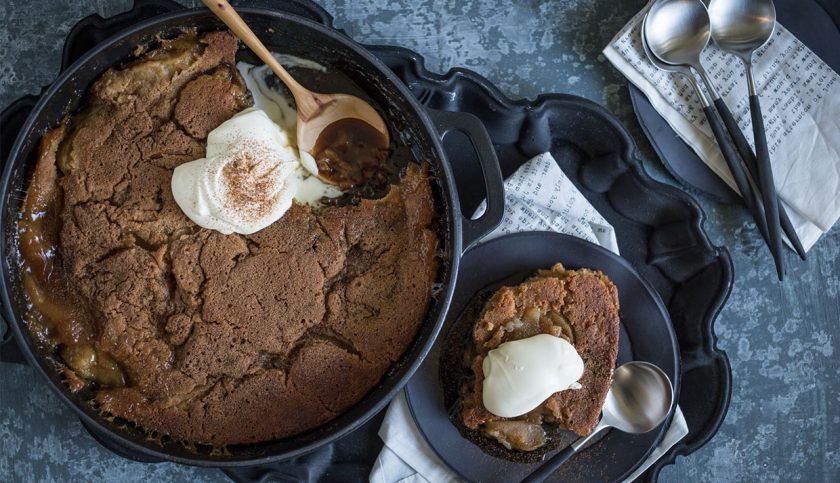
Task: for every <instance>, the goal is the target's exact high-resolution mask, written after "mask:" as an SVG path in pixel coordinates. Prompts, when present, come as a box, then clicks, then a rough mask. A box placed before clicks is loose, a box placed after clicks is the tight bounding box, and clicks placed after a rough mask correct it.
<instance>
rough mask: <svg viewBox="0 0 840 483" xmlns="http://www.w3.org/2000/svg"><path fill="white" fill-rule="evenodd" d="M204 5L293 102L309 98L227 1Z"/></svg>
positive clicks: (217, 0) (210, 0) (307, 93)
mask: <svg viewBox="0 0 840 483" xmlns="http://www.w3.org/2000/svg"><path fill="white" fill-rule="evenodd" d="M202 2H204V5H207V8H209V9H210V10H211V11H212V12H213V13H214V14H216V16H217V17H219V19H220V20H221V21H222V22H224V23H225V25H227V26H228V28H230V30H231V31H233V33H234V34H235V35H236V36H237V37H239V39H240V40H242V41H243V42H245V45H247V46H248V48H250V49H251V50H252V51H253V52H254V53H255V54H257V57H259V58H260V59H261V60H262V61H263V62H265V64H266V65H267V66H268V67H269V68H270V69H271V70H272V71H274V73H275V74H277V77H279V78H280V80H282V81H283V83H285V84H286V87H288V88H289V90H290V91H292V95H293V96H294V97H295V102H297V103H298V104H301V102H299V101H300V100H302V99H303V97H304V96H306V97H310V96H311V93H310V92H309V90H308V89H306V88H305V87H303V86H302V85H300V84H299V83H298V81H296V80H295V78H294V77H292V75H291V74H289V72H288V71H287V70H286V69H284V68H283V66H282V65H280V62H277V59H275V58H274V56H273V55H271V52H270V51H269V50H268V49H267V48H266V46H265V45H264V44H263V43H262V41H260V39H259V38H257V35H256V34H255V33H254V31H253V30H251V28H250V27H248V24H246V23H245V21H244V20H242V17H240V16H239V14H238V13H236V11H235V10H234V9H233V7H232V6H231V5H230V3H228V1H227V0H202Z"/></svg>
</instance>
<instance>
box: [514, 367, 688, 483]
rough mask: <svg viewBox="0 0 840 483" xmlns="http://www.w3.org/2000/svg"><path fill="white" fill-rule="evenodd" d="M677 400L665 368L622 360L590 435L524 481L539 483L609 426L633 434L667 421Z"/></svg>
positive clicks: (651, 428)
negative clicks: (598, 419)
mask: <svg viewBox="0 0 840 483" xmlns="http://www.w3.org/2000/svg"><path fill="white" fill-rule="evenodd" d="M673 403H674V390H673V388H672V387H671V380H670V379H668V376H667V375H666V374H665V373H664V372H662V369H660V368H658V367H656V366H655V365H653V364H651V363H649V362H642V361H632V362H627V363H625V364H622V365H621V366H619V367H618V368H617V369H616V370H615V373H614V374H613V382H612V386H610V390H609V392H608V393H607V399H606V400H605V401H604V408H603V409H602V410H601V420H600V421H599V422H598V425H597V426H595V428H594V429H593V430H592V432H591V433H589V436H585V437H583V438H580V439H579V440H577V441H575V442H574V443H572V444H571V445H569V446H568V447H567V448H566V449H564V450H563V451H561V452H559V453H557V454H556V455H554V456H552V457H551V459H549V460H548V461H546V462H545V463H544V464H543V465H542V466H540V467H539V468H537V470H536V471H534V472H533V473H531V474H530V475H528V476H526V477H525V479H524V480H522V483H536V482H539V481H543V480H544V479H546V478H548V477H549V476H551V474H552V473H554V472H555V471H557V468H560V466H562V465H563V463H565V462H566V461H567V460H568V459H569V458H571V457H572V455H573V454H575V453H577V452H578V451H579V450H580V449H581V448H583V447H584V446H586V443H588V442H589V440H591V439H592V438H593V437H595V435H597V434H598V433H600V432H601V431H603V430H605V429H607V428H615V429H618V430H619V431H624V432H625V433H633V434H641V433H647V432H649V431H653V430H654V429H655V428H656V427H657V426H659V425H660V424H662V421H665V418H666V417H667V416H668V414H669V413H670V412H671V407H672V406H673Z"/></svg>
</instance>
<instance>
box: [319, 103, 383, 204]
mask: <svg viewBox="0 0 840 483" xmlns="http://www.w3.org/2000/svg"><path fill="white" fill-rule="evenodd" d="M388 154H389V150H388V148H387V145H386V143H385V137H384V136H383V135H382V133H381V132H379V131H377V130H376V129H375V128H374V127H373V126H371V125H370V124H368V123H366V122H364V121H362V120H360V119H352V118H346V119H339V120H338V121H336V122H334V123H332V124H330V125H328V126H327V127H326V128H324V130H323V131H322V132H321V135H320V136H318V140H317V141H316V142H315V147H314V148H313V149H312V157H314V158H315V163H316V164H317V165H318V177H319V178H321V179H322V180H323V181H325V182H327V183H330V184H334V185H336V186H338V187H339V188H341V189H344V190H346V189H349V188H352V187H354V186H359V185H362V184H365V183H366V182H368V181H369V180H372V179H375V178H377V177H381V176H383V175H385V162H386V161H387V159H388Z"/></svg>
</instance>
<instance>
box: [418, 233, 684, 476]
mask: <svg viewBox="0 0 840 483" xmlns="http://www.w3.org/2000/svg"><path fill="white" fill-rule="evenodd" d="M557 262H561V263H563V265H564V266H565V267H566V268H568V269H577V268H594V269H597V270H601V271H602V272H604V273H605V274H606V275H607V276H608V277H609V278H610V280H612V281H613V283H615V285H616V287H618V295H619V304H620V307H621V310H620V312H621V333H620V337H619V352H618V361H617V362H618V364H619V365H620V364H623V363H624V362H627V361H631V360H639V361H647V362H650V363H653V364H656V365H657V366H659V367H660V368H661V369H662V370H664V371H665V373H666V374H668V377H670V378H671V382H672V384H673V386H674V388H675V390H676V391H677V393H676V394H678V392H679V386H680V370H679V365H680V352H679V347H678V345H677V338H676V335H675V334H674V329H673V327H672V326H671V320H670V317H669V316H668V311H667V310H666V309H665V305H664V304H663V303H662V301H661V300H660V298H659V295H658V294H657V293H656V292H655V291H654V290H653V288H652V287H651V286H650V285H649V284H648V283H647V282H646V281H645V280H644V279H643V278H641V277H640V276H639V274H638V273H636V271H635V270H634V269H633V267H632V266H631V265H630V264H629V263H628V262H627V261H626V260H624V259H622V258H621V257H619V256H616V255H615V254H613V253H612V252H609V251H607V250H605V249H604V248H601V247H599V246H597V245H593V244H592V243H589V242H587V241H584V240H581V239H579V238H575V237H571V236H568V235H561V234H558V233H549V232H524V233H517V234H513V235H506V236H503V237H500V238H496V239H494V240H491V241H489V242H487V243H484V244H482V245H479V246H478V247H477V248H475V249H473V250H471V251H470V252H469V254H467V255H466V256H465V257H464V258H462V260H461V263H462V264H463V265H462V270H463V276H462V277H461V278H460V279H459V280H458V286H457V288H456V289H455V294H454V296H453V302H452V305H451V306H450V308H449V313H448V315H447V318H446V325H445V326H444V328H443V330H442V331H441V336H440V337H439V338H438V341H437V343H436V344H435V347H434V348H433V349H432V351H431V352H430V353H429V355H428V357H427V358H426V362H424V363H423V366H422V367H421V368H420V370H418V371H417V373H416V374H415V375H414V377H413V378H412V379H411V381H410V382H409V383H408V385H407V386H406V389H405V392H406V397H407V400H408V404H409V408H410V409H411V413H412V415H413V416H414V420H415V422H417V426H418V427H419V428H420V431H421V432H422V433H423V435H424V436H425V437H426V440H427V441H428V442H429V445H430V446H431V447H432V449H433V450H434V451H435V452H436V453H437V455H438V456H439V457H440V458H441V460H442V461H444V462H446V464H448V465H449V466H450V467H451V468H452V469H453V470H455V471H456V472H457V473H458V474H459V475H460V476H461V477H462V478H464V479H467V480H470V481H481V482H495V481H512V480H521V479H522V478H524V477H525V476H526V475H528V474H529V473H531V472H532V471H534V470H536V469H537V468H538V467H539V466H540V464H541V463H534V464H524V463H514V462H510V461H507V460H504V459H501V458H496V457H493V456H490V455H488V454H487V453H485V452H483V451H482V450H481V449H480V448H479V447H478V446H477V445H475V444H473V443H471V442H469V441H468V440H466V439H464V438H463V437H462V436H461V434H460V432H459V431H458V429H457V428H456V427H455V425H453V424H452V422H451V421H450V420H449V414H448V408H447V407H446V406H445V404H444V395H443V389H442V385H441V382H440V378H439V372H440V367H439V364H440V363H441V361H442V360H443V359H446V358H445V357H441V355H442V353H443V352H442V348H443V347H444V346H445V345H449V344H451V343H453V342H452V341H451V340H449V338H450V337H457V338H459V339H464V336H465V335H466V336H468V335H469V333H470V330H469V328H470V327H471V325H472V320H467V319H471V318H472V316H474V315H475V313H474V310H472V309H473V308H474V305H473V300H475V299H476V298H482V299H483V298H484V297H483V296H484V295H487V294H488V293H491V292H492V291H494V290H495V289H497V288H499V287H501V286H503V285H515V284H518V283H520V282H522V281H524V280H525V279H527V278H529V277H531V276H532V275H533V274H534V272H535V271H536V270H538V269H540V268H548V267H550V266H552V265H553V264H555V263H557ZM465 314H466V315H465ZM465 327H466V330H464V328H465ZM469 343H470V342H469V340H460V341H458V342H455V344H457V345H463V347H465V348H466V344H469ZM457 345H456V347H457ZM453 359H454V358H453ZM669 423H670V418H669V419H668V420H667V421H665V423H663V424H662V425H660V427H658V428H657V429H655V430H654V431H651V432H650V433H646V434H640V435H631V434H627V433H622V432H620V431H610V432H609V433H607V435H606V436H604V437H603V438H602V439H601V440H599V441H598V442H597V443H595V444H594V445H592V446H591V447H589V448H587V449H585V450H583V451H582V452H580V453H578V454H576V455H575V456H573V457H572V459H570V460H569V461H567V462H566V464H565V465H563V467H562V468H560V470H558V471H557V472H556V473H555V474H554V475H552V480H557V481H596V482H601V481H613V480H619V479H623V478H624V477H626V475H628V474H629V473H630V472H632V471H633V470H635V468H637V467H638V466H639V465H640V464H641V463H642V462H643V461H644V460H645V458H646V457H647V455H648V454H650V452H651V451H652V450H653V448H654V447H656V445H657V444H658V443H659V441H660V440H661V439H662V436H663V435H664V432H665V431H666V430H667V428H668V424H669ZM568 436H570V437H569V438H568V439H569V440H574V439H575V438H574V437H571V433H568ZM569 442H570V441H569ZM560 449H562V448H558V449H557V450H555V451H553V452H550V453H548V455H546V457H549V456H550V455H552V454H554V453H556V452H557V451H559V450H560Z"/></svg>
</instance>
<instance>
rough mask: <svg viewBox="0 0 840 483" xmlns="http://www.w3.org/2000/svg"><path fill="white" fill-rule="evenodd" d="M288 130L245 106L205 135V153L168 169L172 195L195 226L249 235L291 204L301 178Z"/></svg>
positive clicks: (277, 216) (275, 217)
mask: <svg viewBox="0 0 840 483" xmlns="http://www.w3.org/2000/svg"><path fill="white" fill-rule="evenodd" d="M296 151H297V150H296V149H294V148H292V147H291V145H290V142H289V138H288V135H287V134H286V132H284V131H283V130H282V129H280V127H278V126H277V124H275V123H274V122H273V121H272V120H271V119H270V118H269V117H268V116H267V115H266V113H265V112H263V111H262V110H259V109H256V108H253V107H252V108H248V109H245V110H243V111H242V112H240V113H238V114H236V115H235V116H233V117H232V118H230V119H228V120H227V121H225V122H223V123H222V124H221V125H220V126H219V127H217V128H216V129H214V130H213V131H211V132H210V134H209V135H208V136H207V152H206V157H204V158H201V159H196V160H195V161H190V162H188V163H184V164H182V165H180V166H178V167H177V168H175V171H174V173H173V174H172V194H173V195H174V197H175V201H176V202H177V203H178V206H180V207H181V210H183V211H184V213H185V214H186V215H187V216H188V217H189V218H190V219H191V220H192V221H193V222H195V223H196V224H197V225H199V226H202V227H204V228H208V229H211V230H216V231H219V232H221V233H224V234H231V233H239V234H242V235H249V234H251V233H254V232H256V231H259V230H262V229H263V228H265V227H267V226H268V225H270V224H272V223H274V222H275V221H277V220H278V219H280V217H281V216H283V214H284V213H286V211H287V210H288V209H289V208H290V207H291V205H292V200H293V199H294V196H295V193H296V191H297V188H298V185H299V184H300V181H301V180H302V178H301V177H300V176H299V175H296V173H295V171H296V170H298V169H299V167H300V162H299V161H298V158H297V156H296V154H297V153H296Z"/></svg>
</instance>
